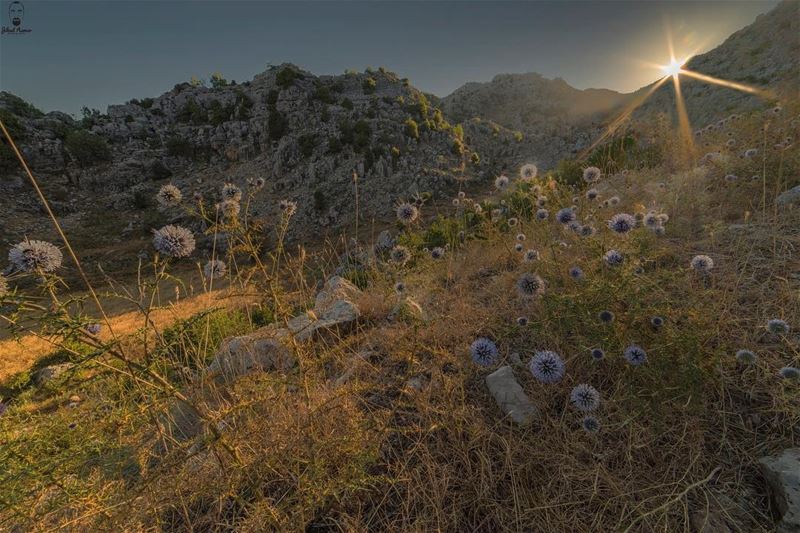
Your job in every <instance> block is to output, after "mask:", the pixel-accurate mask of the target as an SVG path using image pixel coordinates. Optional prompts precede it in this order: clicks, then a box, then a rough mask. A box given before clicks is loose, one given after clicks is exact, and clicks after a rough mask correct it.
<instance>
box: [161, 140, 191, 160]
mask: <svg viewBox="0 0 800 533" xmlns="http://www.w3.org/2000/svg"><path fill="white" fill-rule="evenodd" d="M165 144H166V147H167V153H168V154H169V155H171V156H174V157H185V158H187V159H191V158H192V157H194V152H195V150H194V145H193V144H192V143H191V142H189V141H187V140H186V139H184V138H183V137H178V136H177V135H175V136H172V137H167V140H166V143H165Z"/></svg>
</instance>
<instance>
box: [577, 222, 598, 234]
mask: <svg viewBox="0 0 800 533" xmlns="http://www.w3.org/2000/svg"><path fill="white" fill-rule="evenodd" d="M578 234H579V235H580V236H581V237H591V236H592V235H594V228H593V227H592V226H590V225H588V224H584V225H583V226H581V229H580V230H579V231H578Z"/></svg>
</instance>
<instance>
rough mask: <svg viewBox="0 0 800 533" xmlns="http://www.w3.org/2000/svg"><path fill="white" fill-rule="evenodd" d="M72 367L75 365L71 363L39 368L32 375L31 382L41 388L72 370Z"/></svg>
mask: <svg viewBox="0 0 800 533" xmlns="http://www.w3.org/2000/svg"><path fill="white" fill-rule="evenodd" d="M74 367H75V365H74V364H73V363H60V364H57V365H50V366H46V367H44V368H40V369H39V370H37V371H36V373H35V374H34V375H33V382H34V383H35V384H36V385H38V386H40V387H41V386H42V385H45V384H47V383H49V382H51V381H53V380H54V379H56V378H58V377H60V376H62V375H63V374H64V373H65V372H67V371H69V370H72V369H73V368H74Z"/></svg>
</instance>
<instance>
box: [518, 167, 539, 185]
mask: <svg viewBox="0 0 800 533" xmlns="http://www.w3.org/2000/svg"><path fill="white" fill-rule="evenodd" d="M538 175H539V169H538V167H537V166H536V165H534V164H533V163H528V164H527V165H522V167H520V169H519V177H520V178H522V179H523V180H525V181H530V180H532V179H534V178H536V176H538Z"/></svg>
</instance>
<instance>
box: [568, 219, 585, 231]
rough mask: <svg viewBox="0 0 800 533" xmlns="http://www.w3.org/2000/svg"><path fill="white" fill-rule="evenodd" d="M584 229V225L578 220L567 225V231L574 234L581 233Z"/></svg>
mask: <svg viewBox="0 0 800 533" xmlns="http://www.w3.org/2000/svg"><path fill="white" fill-rule="evenodd" d="M582 227H583V225H582V224H581V223H580V222H578V221H577V220H573V221H572V222H570V223H569V224H567V229H569V230H571V231H572V232H574V233H580V231H581V228H582Z"/></svg>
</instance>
